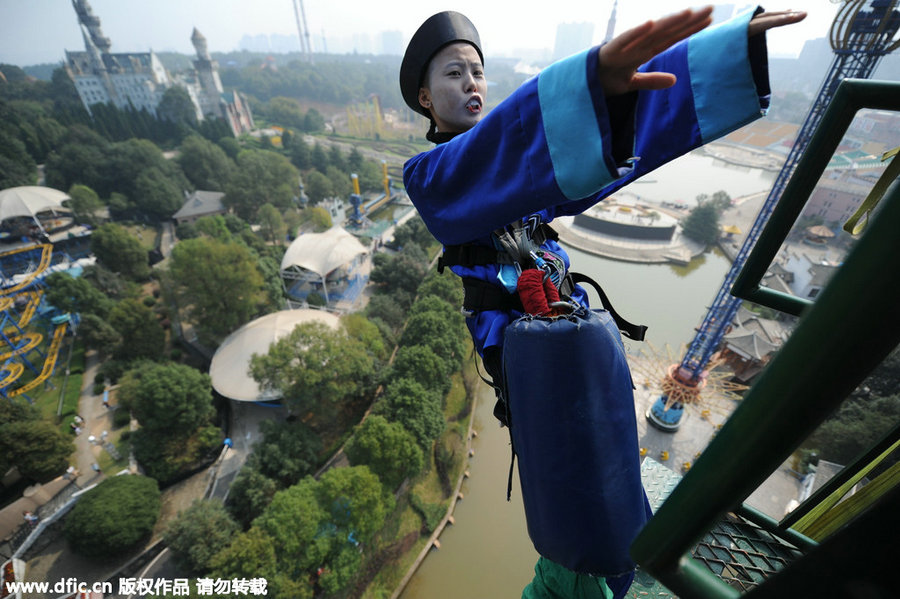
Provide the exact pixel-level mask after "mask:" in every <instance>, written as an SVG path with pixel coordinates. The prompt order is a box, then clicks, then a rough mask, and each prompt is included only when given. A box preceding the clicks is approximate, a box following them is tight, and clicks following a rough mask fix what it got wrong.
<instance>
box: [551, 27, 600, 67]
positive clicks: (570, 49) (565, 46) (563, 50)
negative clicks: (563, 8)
mask: <svg viewBox="0 0 900 599" xmlns="http://www.w3.org/2000/svg"><path fill="white" fill-rule="evenodd" d="M593 39H594V24H593V23H560V24H559V25H557V26H556V42H555V43H554V44H553V60H559V59H560V58H565V57H566V56H571V55H572V54H575V53H576V52H580V51H582V50H584V49H585V48H589V47H590V46H591V44H592V43H593Z"/></svg>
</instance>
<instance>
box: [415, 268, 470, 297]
mask: <svg viewBox="0 0 900 599" xmlns="http://www.w3.org/2000/svg"><path fill="white" fill-rule="evenodd" d="M429 295H433V296H434V297H439V298H441V299H442V300H444V301H445V302H447V303H448V304H450V305H451V306H461V305H462V303H463V287H462V279H461V278H460V277H453V276H449V277H448V276H445V275H442V274H441V273H439V272H437V271H432V272H430V273H428V275H427V276H426V277H425V280H424V281H422V284H421V285H419V297H420V298H423V297H427V296H429Z"/></svg>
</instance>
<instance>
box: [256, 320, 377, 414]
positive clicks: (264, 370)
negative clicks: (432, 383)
mask: <svg viewBox="0 0 900 599" xmlns="http://www.w3.org/2000/svg"><path fill="white" fill-rule="evenodd" d="M250 372H251V374H252V375H253V378H254V379H255V380H256V381H257V382H258V383H260V384H261V385H262V386H263V387H264V388H268V389H277V390H278V391H280V392H281V393H282V394H283V395H284V397H285V399H286V401H287V402H288V403H289V404H290V405H291V407H292V408H293V409H295V410H296V411H297V412H299V413H301V414H304V415H305V414H306V413H307V412H312V413H314V414H316V415H317V416H318V417H319V418H320V419H321V420H322V421H330V420H331V419H332V418H333V417H334V415H335V412H336V410H337V406H338V404H339V402H346V401H353V400H355V399H358V398H360V397H362V396H363V395H364V394H366V393H368V392H370V391H371V390H372V389H373V388H374V383H375V375H376V369H375V359H374V357H373V356H371V355H370V354H369V352H368V351H367V350H366V347H365V345H364V344H363V343H362V342H360V341H358V340H357V339H354V338H353V337H351V336H349V335H348V334H347V332H346V331H345V330H344V329H340V330H337V331H334V330H331V329H329V328H328V327H327V326H326V325H324V324H322V323H319V322H312V323H304V324H301V325H299V326H297V327H296V328H295V329H294V330H293V331H291V332H290V333H289V334H288V335H285V336H284V337H282V338H281V339H279V340H278V341H276V342H275V343H273V344H272V345H271V346H270V348H269V352H268V353H267V354H265V355H254V356H253V357H252V358H251V360H250ZM315 424H316V426H321V424H322V423H321V422H320V423H315ZM311 425H312V423H311ZM316 426H313V428H314V429H315V428H316Z"/></svg>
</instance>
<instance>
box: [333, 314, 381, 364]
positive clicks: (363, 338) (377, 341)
mask: <svg viewBox="0 0 900 599" xmlns="http://www.w3.org/2000/svg"><path fill="white" fill-rule="evenodd" d="M341 324H343V325H344V330H345V331H347V334H348V335H350V337H352V338H354V339H357V340H358V341H360V342H362V344H363V346H365V348H366V351H368V352H369V354H371V355H372V356H375V358H377V359H378V360H384V359H386V358H387V357H388V356H387V348H386V347H385V346H384V337H382V336H381V331H379V330H378V327H377V326H375V325H374V324H373V323H372V322H371V321H370V320H369V319H368V318H366V317H365V316H363V315H362V314H345V315H344V316H342V317H341Z"/></svg>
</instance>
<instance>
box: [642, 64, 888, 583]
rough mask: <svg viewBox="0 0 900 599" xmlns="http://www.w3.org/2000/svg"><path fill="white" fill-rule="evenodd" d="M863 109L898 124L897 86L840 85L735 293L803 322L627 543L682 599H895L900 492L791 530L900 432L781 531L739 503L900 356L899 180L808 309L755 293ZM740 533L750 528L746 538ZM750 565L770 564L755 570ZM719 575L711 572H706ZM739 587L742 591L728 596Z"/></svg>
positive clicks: (786, 298)
mask: <svg viewBox="0 0 900 599" xmlns="http://www.w3.org/2000/svg"><path fill="white" fill-rule="evenodd" d="M862 108H875V109H881V110H892V111H900V83H893V82H880V81H869V80H849V79H848V80H845V81H843V82H842V83H841V85H840V86H839V87H838V89H837V91H836V92H835V95H834V99H833V100H832V102H831V104H830V105H829V107H828V109H827V110H826V112H825V115H824V116H823V120H822V122H821V124H820V126H819V127H818V129H817V130H816V132H815V133H814V134H813V137H812V139H811V141H810V144H809V148H808V149H807V151H806V153H805V154H804V156H803V157H802V158H801V159H800V162H799V163H798V165H797V169H796V171H795V173H794V175H793V176H792V178H791V180H790V182H789V183H788V184H787V186H786V188H785V191H784V194H783V196H782V198H781V200H780V201H779V203H778V205H777V206H776V208H775V210H774V212H773V214H772V216H771V218H770V220H769V222H768V224H767V225H766V227H765V229H764V230H763V232H762V235H761V236H760V239H759V241H758V242H757V244H756V246H755V247H754V249H753V251H752V252H751V254H750V256H749V257H748V259H747V263H746V264H745V266H744V268H743V270H742V271H741V273H740V275H739V276H738V278H737V280H736V281H735V284H734V287H733V288H732V294H733V295H736V296H738V297H740V298H742V299H747V300H749V301H753V302H755V303H757V304H761V305H765V306H768V307H771V308H775V309H777V310H780V311H783V312H787V313H790V314H794V315H801V314H802V318H801V319H800V321H799V323H798V326H797V328H796V330H795V331H794V333H793V334H792V335H791V337H790V339H789V340H788V341H787V342H786V343H785V344H784V346H783V347H782V348H781V350H780V351H779V352H778V354H777V355H776V356H775V357H774V359H773V360H772V361H771V362H770V363H769V364H768V366H767V367H766V368H765V370H764V371H763V372H762V374H761V375H760V377H759V379H758V380H757V381H756V383H755V384H754V385H753V386H752V387H751V388H750V389H749V391H748V392H747V394H746V396H745V398H744V399H743V400H742V401H741V403H740V405H739V406H738V408H737V409H736V410H735V412H734V413H733V414H732V416H731V417H730V418H729V419H728V421H727V422H726V423H725V424H724V425H723V427H722V429H721V430H720V431H719V433H718V434H717V435H716V437H715V438H714V439H713V441H712V442H711V443H710V445H709V447H708V448H707V449H706V450H705V451H704V452H703V454H702V455H701V456H700V458H699V459H698V460H697V461H696V462H695V464H694V465H693V467H692V468H691V469H690V471H688V472H687V473H686V474H685V476H684V477H683V479H682V480H681V481H680V482H679V483H678V484H677V486H676V487H675V488H674V489H673V490H672V491H671V493H670V494H669V495H668V498H667V499H666V500H665V502H664V503H662V505H661V506H660V507H659V509H658V511H657V512H656V514H655V515H654V517H653V518H652V519H651V520H650V522H648V524H647V525H646V527H645V528H644V530H643V531H642V532H641V534H640V535H639V536H638V537H637V539H635V541H634V543H633V544H632V547H631V552H632V556H633V557H634V559H635V561H636V562H637V563H638V564H639V565H640V567H641V570H642V571H643V572H645V573H646V574H649V575H650V576H652V577H653V578H654V579H656V580H658V581H660V582H662V583H663V584H664V585H665V586H666V587H667V588H668V589H671V591H673V592H674V593H676V594H677V595H678V596H679V597H683V598H685V599H690V598H709V599H724V598H735V597H741V596H744V595H746V596H747V597H749V598H750V599H761V598H767V597H773V598H775V597H777V598H781V597H874V598H878V597H896V596H900V591H898V588H897V587H898V586H900V584H898V579H897V576H896V575H895V573H894V569H895V568H897V565H895V564H896V562H897V559H896V557H895V556H898V555H900V551H898V549H897V546H898V544H900V486H893V488H889V489H888V490H887V491H886V492H885V493H884V494H882V495H881V496H880V498H879V499H878V500H877V501H875V502H874V503H873V504H872V505H871V506H869V507H868V509H867V510H866V511H865V512H863V513H862V514H861V515H858V516H856V517H855V518H853V519H852V520H851V521H850V522H849V523H848V524H846V525H845V526H843V527H841V528H839V529H838V530H837V531H836V532H834V533H833V534H831V535H830V536H828V537H827V538H825V539H823V540H822V542H821V544H819V543H816V542H815V541H813V540H811V539H809V538H807V537H805V536H804V535H802V534H799V533H798V532H796V531H795V530H793V529H792V528H791V526H794V525H795V524H796V523H797V521H798V520H799V519H800V518H802V517H804V516H806V515H807V514H809V513H810V512H811V511H812V510H814V509H815V508H816V507H817V506H818V505H820V504H821V502H822V501H823V499H824V498H825V497H827V496H829V495H831V494H832V493H833V492H834V491H835V490H836V489H838V488H839V487H841V486H842V485H844V484H845V483H847V481H849V480H851V478H853V477H855V476H857V475H858V474H860V473H862V472H864V470H865V468H866V467H867V466H868V465H869V464H870V463H871V462H872V461H873V459H875V458H876V457H877V456H879V455H881V454H883V453H885V452H886V451H888V450H889V449H890V448H892V447H894V446H895V445H896V443H897V441H898V439H900V423H898V425H895V426H894V428H893V430H891V431H890V432H889V433H888V434H887V435H886V436H885V437H884V438H883V439H882V440H881V441H880V442H879V443H878V444H876V445H875V446H874V447H873V448H871V449H870V450H869V451H868V452H866V453H865V455H863V456H860V457H859V458H858V459H857V460H856V461H855V462H854V463H853V464H850V465H848V466H847V467H845V468H844V469H843V470H842V472H841V473H840V474H839V475H838V476H836V477H835V478H833V479H832V480H831V481H829V482H828V483H827V484H826V485H825V486H823V487H822V488H821V489H820V490H819V491H817V492H816V493H814V494H813V495H812V496H810V497H809V498H808V499H807V500H806V501H804V502H803V503H802V504H800V506H799V507H797V508H796V509H795V510H794V511H793V512H791V513H790V514H789V515H788V516H787V517H785V518H784V519H782V520H781V521H780V522H779V521H775V520H773V519H772V518H769V517H768V516H766V515H765V514H762V513H760V512H758V511H756V510H754V509H752V508H750V507H749V506H745V505H744V504H743V502H744V501H745V500H746V499H747V497H749V496H750V494H751V493H752V492H753V491H754V490H755V489H756V488H757V487H759V486H760V484H762V483H763V481H765V480H766V478H767V477H768V476H769V475H770V474H771V473H773V472H775V471H776V470H777V469H778V468H779V467H780V466H781V465H782V464H783V463H784V462H785V461H786V460H787V459H788V458H789V457H790V455H791V454H792V453H793V452H794V451H795V450H796V449H797V448H798V447H799V446H800V444H801V443H802V442H803V441H804V440H805V439H806V438H807V437H808V436H809V434H810V433H812V432H813V431H814V430H815V429H816V428H817V427H818V426H819V425H820V424H821V423H822V422H823V421H824V420H825V419H826V418H827V417H828V416H829V415H830V414H831V413H832V412H833V411H834V410H835V409H836V408H837V407H838V406H839V405H840V404H841V402H842V401H843V400H844V399H845V398H846V397H847V396H848V395H849V393H850V392H851V391H853V390H854V389H855V388H856V387H857V386H858V385H859V384H860V383H861V382H862V381H863V380H864V378H865V377H866V376H867V375H868V374H869V373H870V372H871V371H872V370H873V369H874V368H875V367H876V366H878V364H880V363H881V361H882V360H883V359H884V358H885V356H887V354H888V353H890V352H891V350H893V349H894V347H896V346H897V345H898V343H900V181H894V183H893V185H892V186H891V187H890V188H889V189H888V190H887V192H886V193H885V194H884V197H883V199H882V200H881V203H880V206H879V209H878V210H877V213H876V214H874V215H872V216H871V218H870V219H869V223H868V227H867V229H866V231H865V233H864V234H863V236H862V237H861V238H860V239H859V240H858V242H857V243H856V245H855V247H854V248H853V250H852V251H851V252H850V254H849V255H848V256H847V258H846V261H845V262H844V264H843V265H842V266H841V267H840V268H839V269H838V270H837V272H836V273H835V274H834V277H833V278H832V280H831V281H830V282H829V284H828V285H827V287H826V288H825V289H823V290H822V292H821V293H820V294H819V296H818V297H817V298H816V300H815V302H810V301H808V300H804V299H801V298H797V297H794V296H791V295H788V294H784V293H781V292H778V291H775V290H771V289H767V288H764V287H761V286H760V281H761V280H762V277H763V275H764V274H765V272H766V270H767V269H768V267H769V265H770V264H771V263H772V260H773V259H774V257H775V255H776V253H777V252H778V250H779V248H780V247H781V245H782V243H783V241H784V240H785V239H786V238H787V235H788V234H789V232H790V230H791V227H792V226H793V224H794V222H795V221H796V219H797V217H798V216H799V215H800V212H801V211H802V209H803V207H804V205H805V204H806V202H807V200H808V198H809V196H810V194H811V193H812V191H813V189H814V187H815V185H816V182H817V181H818V179H819V177H820V176H821V174H822V173H823V172H824V170H825V167H826V166H827V164H828V161H829V160H830V159H831V157H832V156H833V154H834V151H835V149H836V148H837V146H838V144H839V143H840V141H841V138H842V137H843V135H844V132H845V131H846V130H847V128H848V127H849V126H850V123H851V121H852V120H853V117H854V116H855V114H856V112H857V111H858V110H860V109H862ZM898 160H900V157H898ZM748 526H750V527H751V528H755V529H756V532H752V531H751V533H750V535H749V537H748V536H746V535H744V531H746V530H747V527H748ZM723 527H724V529H723ZM722 530H724V531H725V532H724V534H726V535H731V536H729V537H728V539H727V540H726V541H725V543H724V545H728V547H724V549H727V550H729V551H731V552H735V551H736V552H738V553H741V552H743V554H742V555H743V559H742V560H740V561H742V563H743V565H741V564H738V568H739V569H740V568H744V570H743V571H742V572H738V573H735V572H734V568H733V567H732V566H729V565H727V564H725V563H724V562H723V561H722V560H720V559H719V558H718V556H717V551H718V549H721V548H723V544H720V545H719V548H718V549H717V548H715V547H713V548H710V543H709V540H710V539H713V540H715V539H716V538H717V536H719V534H720V533H719V531H722ZM767 535H769V536H772V541H773V544H772V545H771V546H770V547H767V548H766V549H765V550H763V551H759V550H758V547H757V545H756V544H757V543H758V542H759V540H760V539H763V540H765V539H764V537H766V536H767ZM766 542H768V541H766ZM748 548H749V549H748ZM772 556H774V557H775V560H774V563H773V560H772V559H771V557H772ZM754 560H757V561H761V562H762V561H768V562H769V563H766V564H761V566H763V567H761V568H759V569H757V570H756V571H754V568H753V564H754ZM716 563H719V564H720V565H721V567H719V568H718V571H715V572H714V570H716V568H715V567H714V564H716ZM724 570H730V571H724ZM735 574H737V575H735ZM726 580H728V582H726ZM741 580H747V581H749V582H750V584H749V585H742V584H737V582H739V581H741ZM744 591H746V592H744Z"/></svg>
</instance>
